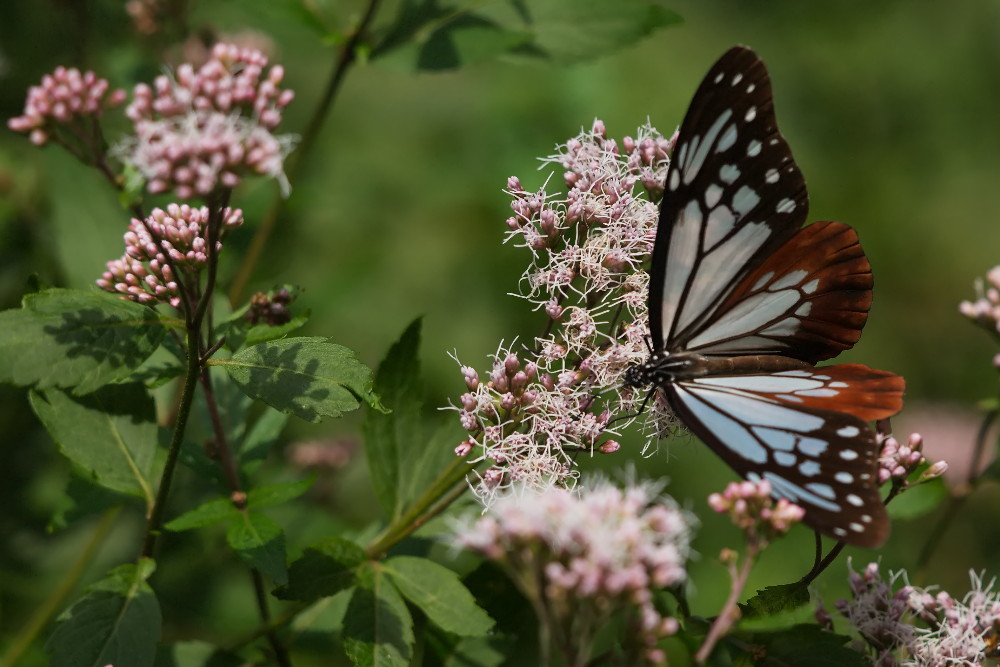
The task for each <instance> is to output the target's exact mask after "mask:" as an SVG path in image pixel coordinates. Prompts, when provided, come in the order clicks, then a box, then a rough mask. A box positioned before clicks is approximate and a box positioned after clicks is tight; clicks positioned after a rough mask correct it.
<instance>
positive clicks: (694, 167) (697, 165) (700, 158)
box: [684, 109, 733, 185]
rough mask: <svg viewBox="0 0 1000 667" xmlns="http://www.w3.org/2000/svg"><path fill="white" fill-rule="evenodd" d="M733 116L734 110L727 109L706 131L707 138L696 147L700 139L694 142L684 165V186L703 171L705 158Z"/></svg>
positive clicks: (703, 138)
mask: <svg viewBox="0 0 1000 667" xmlns="http://www.w3.org/2000/svg"><path fill="white" fill-rule="evenodd" d="M732 115H733V110H732V109H726V110H725V111H723V112H722V113H721V114H719V117H718V118H716V119H715V122H714V123H712V126H711V127H709V128H708V130H706V131H705V136H704V137H702V138H701V141H700V142H699V143H698V144H697V146H694V144H695V142H697V141H698V138H697V137H696V138H695V139H693V140H692V149H691V153H690V155H689V156H688V161H687V162H685V163H684V185H690V184H691V181H693V180H694V179H695V178H696V177H697V176H698V172H699V171H701V167H702V165H703V164H704V163H705V158H706V157H707V156H708V152H709V151H710V150H711V149H712V145H713V144H715V140H716V138H717V137H718V136H719V132H720V131H721V130H722V126H723V125H725V124H726V123H727V122H728V121H729V118H730V116H732Z"/></svg>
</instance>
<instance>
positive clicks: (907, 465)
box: [875, 431, 948, 486]
mask: <svg viewBox="0 0 1000 667" xmlns="http://www.w3.org/2000/svg"><path fill="white" fill-rule="evenodd" d="M875 439H876V442H877V443H878V444H879V448H880V449H879V458H878V465H879V469H878V483H879V484H884V483H885V482H888V481H889V480H890V479H891V480H894V481H895V483H898V484H900V485H903V486H909V485H910V482H908V481H907V478H909V477H910V475H911V474H912V473H913V472H914V471H916V470H917V469H918V468H920V467H921V466H923V465H925V464H926V463H927V459H926V457H924V453H923V444H924V439H923V437H922V436H921V435H920V434H919V433H911V434H910V437H909V438H908V439H907V440H906V443H905V444H901V443H900V442H899V441H898V440H896V438H894V437H893V436H892V435H890V434H887V433H882V432H881V431H880V432H878V433H876V435H875ZM947 469H948V464H947V463H946V462H945V461H936V462H935V463H934V464H933V465H931V466H930V467H929V468H927V470H926V471H925V472H924V474H923V475H921V476H920V479H918V480H917V481H916V482H915V483H920V482H923V481H927V480H929V479H933V478H934V477H940V476H941V475H943V474H944V472H945V471H946V470H947Z"/></svg>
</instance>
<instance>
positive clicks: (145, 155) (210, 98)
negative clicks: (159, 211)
mask: <svg viewBox="0 0 1000 667" xmlns="http://www.w3.org/2000/svg"><path fill="white" fill-rule="evenodd" d="M267 64H268V60H267V57H266V56H264V54H263V53H261V52H260V51H257V50H254V49H248V48H239V47H236V46H234V45H232V44H216V45H215V47H214V48H213V49H212V57H211V58H210V59H209V60H208V62H206V63H205V64H204V65H202V66H201V67H199V68H197V69H195V67H194V66H192V65H190V64H184V65H181V66H180V67H178V68H177V71H176V72H175V73H174V76H173V77H170V76H167V75H161V76H159V77H157V78H156V80H155V82H154V85H153V87H152V88H151V87H150V86H148V85H146V84H139V85H138V86H136V87H135V91H134V100H133V101H132V103H131V104H130V105H129V106H128V109H127V110H126V115H127V116H128V117H129V119H131V120H132V122H133V123H134V127H135V136H134V137H133V138H132V139H131V140H128V141H126V142H125V143H123V144H122V146H121V147H120V149H119V151H120V153H121V154H122V155H123V157H124V158H125V159H126V160H127V161H128V162H129V163H131V164H132V165H134V166H135V168H136V169H138V170H139V171H140V172H141V173H142V174H143V176H144V177H145V178H146V179H147V181H148V183H147V188H148V189H149V191H150V192H153V193H158V192H165V191H168V190H173V191H174V192H175V193H176V194H177V195H178V196H179V197H182V198H189V197H193V196H196V195H200V196H206V195H208V194H209V193H211V192H213V191H214V190H216V189H217V188H232V187H235V186H236V185H237V184H239V182H240V180H241V178H242V177H243V176H244V175H246V174H257V175H263V176H268V177H272V178H277V179H279V181H281V183H282V186H283V188H285V189H287V182H286V181H285V178H284V171H283V162H284V158H285V155H286V154H287V152H288V150H289V149H290V147H291V140H290V138H289V137H282V136H276V135H274V134H273V130H274V129H275V128H276V127H277V126H278V124H279V123H280V122H281V118H282V112H283V110H284V108H285V107H286V106H287V105H288V104H289V103H290V102H291V101H292V98H293V97H294V93H293V92H292V91H291V90H287V89H282V88H280V84H281V82H282V79H283V78H284V69H283V68H282V67H281V66H280V65H275V66H273V67H271V68H270V69H268V68H267Z"/></svg>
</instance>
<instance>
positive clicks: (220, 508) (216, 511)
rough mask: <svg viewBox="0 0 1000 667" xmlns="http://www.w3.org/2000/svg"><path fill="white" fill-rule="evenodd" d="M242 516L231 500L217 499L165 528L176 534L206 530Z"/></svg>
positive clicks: (184, 515) (170, 522) (166, 525)
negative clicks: (197, 529) (200, 529)
mask: <svg viewBox="0 0 1000 667" xmlns="http://www.w3.org/2000/svg"><path fill="white" fill-rule="evenodd" d="M240 514H241V512H240V510H239V509H237V508H236V506H235V505H233V501H232V500H230V499H229V498H216V499H215V500H209V501H208V502H206V503H202V504H201V505H199V506H198V507H196V508H194V509H193V510H190V511H188V512H185V513H184V514H181V515H180V516H179V517H177V518H176V519H174V520H173V521H168V522H167V523H166V524H165V525H164V526H163V527H164V528H166V529H167V530H170V531H173V532H175V533H180V532H182V531H185V530H194V529H195V528H205V527H206V526H211V525H214V524H217V523H222V522H223V521H233V520H235V519H237V518H238V517H239V515H240Z"/></svg>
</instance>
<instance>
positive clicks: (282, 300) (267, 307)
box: [246, 287, 295, 327]
mask: <svg viewBox="0 0 1000 667" xmlns="http://www.w3.org/2000/svg"><path fill="white" fill-rule="evenodd" d="M294 300H295V297H294V296H293V295H292V293H291V291H289V290H288V289H287V288H285V287H282V288H281V289H278V290H275V291H274V292H272V293H271V294H267V293H266V292H257V293H255V294H254V295H253V296H251V297H250V308H249V310H247V315H246V317H247V321H248V322H250V324H266V325H268V326H272V327H273V326H278V325H279V324H287V323H288V322H291V320H292V312H291V311H290V310H289V309H288V306H290V305H291V303H292V301H294Z"/></svg>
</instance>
